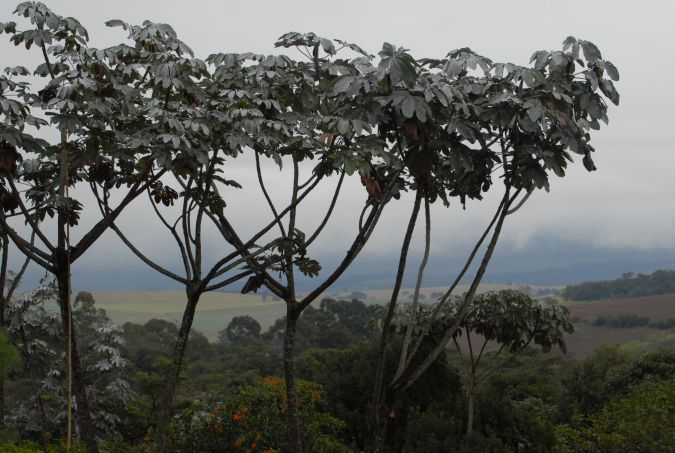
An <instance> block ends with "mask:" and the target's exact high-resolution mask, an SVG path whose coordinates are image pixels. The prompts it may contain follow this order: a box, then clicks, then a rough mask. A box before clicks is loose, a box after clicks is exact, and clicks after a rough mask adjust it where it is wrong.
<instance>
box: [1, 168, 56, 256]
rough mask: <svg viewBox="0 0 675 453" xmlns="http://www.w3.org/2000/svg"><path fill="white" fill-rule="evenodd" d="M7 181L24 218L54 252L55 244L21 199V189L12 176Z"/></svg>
mask: <svg viewBox="0 0 675 453" xmlns="http://www.w3.org/2000/svg"><path fill="white" fill-rule="evenodd" d="M6 179H7V182H8V183H9V186H10V187H11V188H12V192H14V196H15V198H16V200H17V201H18V202H19V207H20V208H21V212H22V213H23V216H24V218H25V219H26V222H27V223H28V224H29V225H30V227H31V229H32V230H33V231H35V232H36V233H37V236H38V238H40V240H41V241H42V243H43V244H44V245H45V247H47V248H48V249H49V251H50V252H53V251H54V250H55V247H54V245H53V244H52V243H51V242H50V241H49V239H47V236H45V235H44V233H43V232H42V230H40V226H39V225H38V224H37V223H36V222H35V220H34V219H33V218H32V217H31V215H30V214H29V213H28V210H27V209H26V205H25V204H24V202H23V200H22V199H21V193H20V192H19V190H18V189H17V188H16V185H15V184H14V180H12V178H10V177H9V176H8V177H7V178H6Z"/></svg>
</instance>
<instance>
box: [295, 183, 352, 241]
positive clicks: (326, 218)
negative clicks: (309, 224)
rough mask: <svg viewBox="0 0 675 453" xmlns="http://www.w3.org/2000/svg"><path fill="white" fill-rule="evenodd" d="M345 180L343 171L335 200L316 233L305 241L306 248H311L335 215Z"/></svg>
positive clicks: (336, 189)
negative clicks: (336, 204)
mask: <svg viewBox="0 0 675 453" xmlns="http://www.w3.org/2000/svg"><path fill="white" fill-rule="evenodd" d="M344 179H345V172H344V171H343V172H342V174H341V175H340V180H339V181H338V183H337V187H336V188H335V193H334V194H333V198H332V199H331V201H330V206H329V207H328V211H327V212H326V215H325V216H324V218H323V221H322V222H321V224H320V225H319V226H318V227H317V229H316V231H314V234H312V235H311V236H310V237H309V239H307V241H305V247H309V246H310V244H311V243H312V242H314V240H315V239H316V238H317V237H318V236H319V234H320V233H321V231H322V230H323V229H324V228H325V227H326V224H327V223H328V219H330V216H331V215H332V214H333V209H335V203H336V202H337V199H338V196H339V195H340V189H341V188H342V182H343V181H344Z"/></svg>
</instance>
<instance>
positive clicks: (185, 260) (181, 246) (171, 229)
mask: <svg viewBox="0 0 675 453" xmlns="http://www.w3.org/2000/svg"><path fill="white" fill-rule="evenodd" d="M147 192H148V198H149V199H150V205H151V206H152V209H153V210H154V211H155V214H156V215H157V217H158V218H159V220H160V221H161V222H162V224H164V226H165V227H166V228H167V229H168V230H169V232H171V235H172V236H173V238H174V240H175V241H176V245H177V246H178V249H179V251H180V255H181V258H182V260H183V268H184V269H185V276H186V278H187V280H190V279H191V278H192V271H191V269H192V268H191V267H190V264H191V263H190V260H189V259H188V257H187V253H186V252H185V245H184V244H183V241H182V240H181V238H180V236H179V235H178V233H177V232H176V227H175V226H171V225H169V223H168V222H167V221H166V219H165V218H164V216H163V215H162V213H160V212H159V209H158V208H157V205H156V204H155V202H154V200H153V199H152V194H150V191H149V190H148V191H147ZM125 244H126V242H125ZM127 245H128V244H127Z"/></svg>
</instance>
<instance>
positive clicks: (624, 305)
mask: <svg viewBox="0 0 675 453" xmlns="http://www.w3.org/2000/svg"><path fill="white" fill-rule="evenodd" d="M565 305H566V306H567V308H569V309H570V315H571V316H572V318H575V317H576V318H579V319H582V320H584V321H593V320H594V319H595V318H597V317H598V316H608V315H613V316H616V315H639V316H647V317H648V318H649V319H650V320H651V321H664V320H666V319H669V318H675V294H663V295H660V296H645V297H635V298H632V299H612V300H601V301H596V302H567V303H566V304H565Z"/></svg>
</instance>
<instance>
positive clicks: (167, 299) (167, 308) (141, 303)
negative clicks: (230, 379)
mask: <svg viewBox="0 0 675 453" xmlns="http://www.w3.org/2000/svg"><path fill="white" fill-rule="evenodd" d="M92 294H93V295H94V299H95V300H96V306H98V307H100V308H103V309H105V311H106V312H107V314H108V316H109V317H110V318H111V319H112V320H113V322H115V323H118V324H124V323H125V322H135V323H139V324H143V323H145V322H146V321H148V320H150V319H152V318H159V319H165V320H167V321H171V322H175V323H176V324H180V320H181V318H182V316H183V309H184V307H185V293H183V292H180V291H141V292H131V291H130V292H124V291H101V292H93V293H92ZM285 310H286V308H285V305H284V303H283V302H281V301H270V300H269V299H268V300H267V301H265V302H263V300H262V297H260V296H258V295H255V294H253V295H249V294H246V295H244V294H238V293H220V292H212V293H207V294H204V295H203V296H202V297H201V299H200V301H199V305H197V313H196V315H195V322H194V326H193V327H194V329H196V330H198V331H200V332H202V333H203V334H205V335H206V336H207V337H208V338H209V339H210V340H215V339H216V337H217V336H218V331H219V330H221V329H224V328H225V327H227V325H228V324H229V322H230V321H231V320H232V318H233V317H234V316H238V315H249V316H252V317H254V318H255V319H257V320H258V322H259V323H260V324H261V325H262V327H263V330H265V329H267V327H269V326H270V325H271V324H272V323H273V322H274V321H275V320H276V319H279V318H280V317H282V316H284V314H285Z"/></svg>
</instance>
